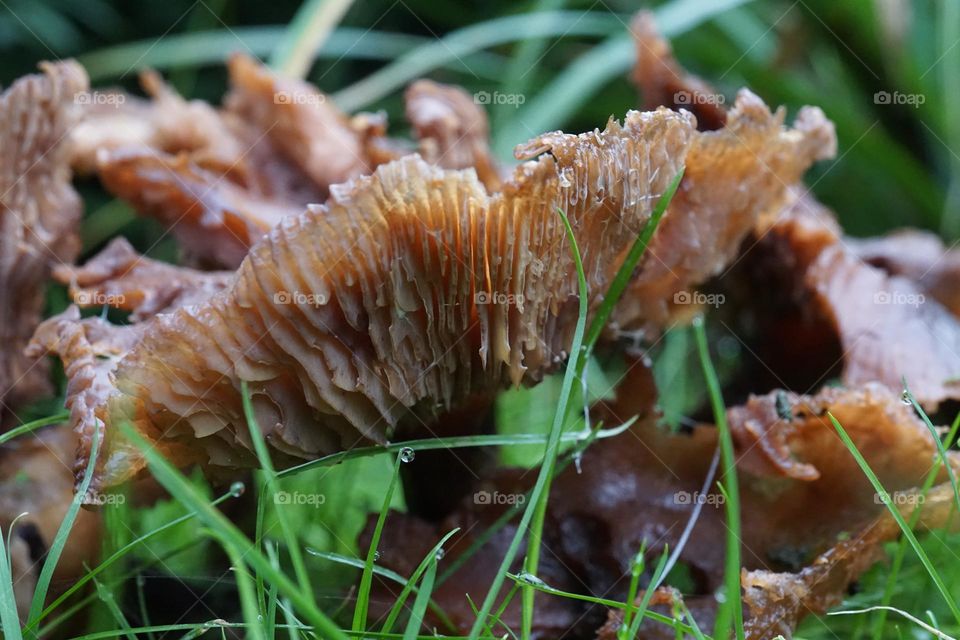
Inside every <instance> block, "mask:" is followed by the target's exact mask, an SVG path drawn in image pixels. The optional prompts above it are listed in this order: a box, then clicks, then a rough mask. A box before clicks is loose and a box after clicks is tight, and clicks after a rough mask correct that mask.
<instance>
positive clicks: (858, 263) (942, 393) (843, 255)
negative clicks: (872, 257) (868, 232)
mask: <svg viewBox="0 0 960 640" xmlns="http://www.w3.org/2000/svg"><path fill="white" fill-rule="evenodd" d="M806 278H807V283H808V286H809V287H810V288H811V289H813V290H814V291H815V292H816V294H817V298H818V301H819V302H820V304H821V305H822V310H823V313H824V314H825V316H826V317H827V318H829V319H830V320H831V321H832V323H833V326H834V330H835V331H836V332H837V334H838V335H839V336H840V340H841V343H842V344H843V348H844V368H843V380H844V383H846V384H848V385H857V384H862V383H864V382H872V381H879V382H882V383H883V384H885V385H887V386H888V387H889V388H890V389H893V390H899V389H901V388H902V382H901V380H903V379H906V381H907V384H908V385H909V386H910V390H911V391H912V392H913V394H914V395H915V396H916V398H917V400H918V401H919V402H921V403H922V404H923V405H925V406H927V407H929V408H930V409H936V407H937V406H938V405H939V404H940V402H942V401H943V400H945V399H948V398H958V397H960V322H958V321H957V318H956V317H955V316H954V315H952V314H951V313H950V312H949V311H947V310H946V309H945V308H944V307H942V306H941V305H940V304H939V303H938V302H936V301H935V300H933V299H932V298H927V297H926V296H925V295H924V294H923V292H922V291H921V290H920V289H919V287H918V286H917V285H916V284H914V282H912V281H911V280H908V279H907V278H904V277H902V276H889V275H887V274H886V273H884V272H883V271H881V270H880V269H877V268H875V267H871V266H870V265H868V264H866V263H864V262H863V261H862V260H861V259H860V258H858V257H857V256H856V255H854V254H853V253H852V252H851V251H850V250H848V249H847V248H846V247H845V246H843V245H842V244H837V245H833V246H831V247H828V248H827V249H825V250H824V251H823V253H821V254H820V256H819V257H818V258H817V260H816V262H814V263H813V265H812V266H811V268H810V270H809V271H808V272H807V274H806Z"/></svg>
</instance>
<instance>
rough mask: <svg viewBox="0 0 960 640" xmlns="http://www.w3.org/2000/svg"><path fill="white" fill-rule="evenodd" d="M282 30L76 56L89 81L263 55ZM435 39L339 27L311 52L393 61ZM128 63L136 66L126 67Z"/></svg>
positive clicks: (232, 32)
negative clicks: (235, 54) (237, 56)
mask: <svg viewBox="0 0 960 640" xmlns="http://www.w3.org/2000/svg"><path fill="white" fill-rule="evenodd" d="M285 33H286V29H285V28H284V27H280V26H277V27H234V28H231V29H218V30H211V31H195V32H193V33H185V34H170V35H167V36H166V37H164V38H163V39H162V40H160V41H157V39H156V38H148V39H146V40H138V41H136V42H130V43H126V44H120V45H113V46H110V47H106V48H104V49H98V50H95V51H91V52H89V53H85V54H83V55H81V56H79V57H78V60H79V61H80V63H81V64H83V65H84V67H85V68H86V69H87V72H88V73H89V75H90V80H91V82H98V81H99V82H102V81H104V80H108V79H111V78H119V77H124V76H127V75H129V74H130V73H131V72H132V71H134V70H136V69H138V68H144V67H150V68H153V69H159V70H167V69H172V68H178V67H184V66H202V65H217V66H219V65H222V64H223V61H224V60H225V59H226V58H227V56H228V55H230V54H231V53H233V52H234V51H238V50H239V51H245V52H247V53H249V54H251V55H254V56H260V57H264V56H268V55H270V53H271V52H272V51H273V50H274V49H275V48H276V47H277V45H278V43H279V42H280V41H281V40H282V39H283V37H284V35H285ZM431 42H434V39H433V38H426V37H422V36H415V35H408V34H405V33H391V32H384V31H373V30H367V29H356V28H351V27H340V28H338V29H336V30H335V31H334V32H333V33H331V34H330V37H329V38H327V40H326V42H325V43H324V45H323V47H322V48H321V49H320V50H319V51H317V52H316V57H322V58H348V59H353V60H395V59H396V58H398V57H400V56H402V55H404V54H405V53H408V52H410V51H411V50H413V49H416V48H418V47H423V46H426V45H427V44H429V43H431ZM469 60H470V67H471V69H473V71H474V72H475V73H476V74H477V75H480V76H482V77H485V78H491V79H494V78H497V77H499V76H498V73H500V72H502V64H503V62H502V57H501V56H497V55H494V54H490V53H483V52H480V53H476V54H473V55H471V56H470V58H469ZM131 64H134V65H135V68H131ZM441 66H443V67H450V68H454V69H460V70H462V64H461V62H460V61H459V60H452V61H451V60H448V61H446V62H444V63H443V64H442V65H441Z"/></svg>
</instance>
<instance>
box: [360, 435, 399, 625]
mask: <svg viewBox="0 0 960 640" xmlns="http://www.w3.org/2000/svg"><path fill="white" fill-rule="evenodd" d="M403 457H404V452H403V451H401V452H400V453H399V454H397V461H396V462H395V463H394V465H393V476H392V477H391V478H390V486H389V487H388V488H387V493H386V495H384V497H383V506H382V507H381V508H380V515H379V516H378V517H377V524H376V526H375V527H374V529H373V537H372V538H371V539H370V548H369V549H367V557H366V562H365V563H364V567H363V576H362V577H361V578H360V589H359V590H358V591H357V606H356V608H354V610H353V627H352V630H353V631H355V632H362V631H364V630H365V629H366V628H367V610H368V608H369V604H370V587H371V585H372V584H373V563H374V562H375V560H376V556H377V547H378V546H380V536H381V534H382V533H383V525H384V523H385V522H386V520H387V512H388V511H390V503H391V502H392V501H393V491H394V489H395V488H396V486H397V478H398V477H399V475H400V465H401V464H402V461H403Z"/></svg>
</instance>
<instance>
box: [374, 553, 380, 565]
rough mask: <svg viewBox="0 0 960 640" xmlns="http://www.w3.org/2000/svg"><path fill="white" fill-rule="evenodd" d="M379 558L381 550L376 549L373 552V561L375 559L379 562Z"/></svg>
mask: <svg viewBox="0 0 960 640" xmlns="http://www.w3.org/2000/svg"><path fill="white" fill-rule="evenodd" d="M378 560H380V552H379V551H374V552H373V561H374V562H377V561H378Z"/></svg>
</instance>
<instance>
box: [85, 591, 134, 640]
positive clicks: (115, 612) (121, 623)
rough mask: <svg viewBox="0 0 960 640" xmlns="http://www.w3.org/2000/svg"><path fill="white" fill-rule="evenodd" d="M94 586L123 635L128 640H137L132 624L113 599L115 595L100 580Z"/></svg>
mask: <svg viewBox="0 0 960 640" xmlns="http://www.w3.org/2000/svg"><path fill="white" fill-rule="evenodd" d="M93 584H94V586H95V587H96V589H97V597H99V598H100V602H102V603H103V604H104V605H106V607H107V611H109V612H110V615H112V616H113V619H114V621H116V623H117V626H118V627H119V628H120V630H121V631H123V635H125V636H126V637H127V640H137V636H136V634H135V633H133V631H132V630H131V628H130V623H129V622H128V621H127V617H126V616H125V615H123V612H122V611H121V610H120V607H119V606H118V605H117V601H116V599H115V598H114V597H113V593H112V592H111V591H110V589H107V588H106V587H104V586H103V583H102V582H100V581H99V580H94V581H93Z"/></svg>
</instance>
